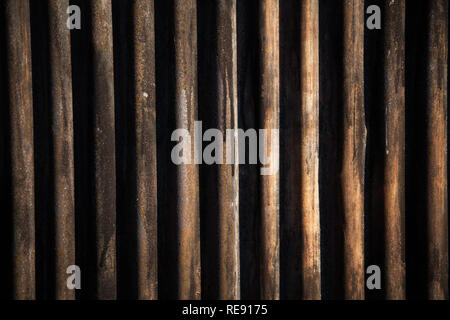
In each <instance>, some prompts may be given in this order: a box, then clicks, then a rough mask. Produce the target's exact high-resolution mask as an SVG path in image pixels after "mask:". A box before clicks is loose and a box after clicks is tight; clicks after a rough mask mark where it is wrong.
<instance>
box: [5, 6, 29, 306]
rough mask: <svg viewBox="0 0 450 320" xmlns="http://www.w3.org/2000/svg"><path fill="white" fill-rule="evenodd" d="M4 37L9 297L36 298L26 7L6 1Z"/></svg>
mask: <svg viewBox="0 0 450 320" xmlns="http://www.w3.org/2000/svg"><path fill="white" fill-rule="evenodd" d="M5 8H6V10H5V11H6V28H7V31H6V34H7V37H6V40H7V44H8V46H7V55H8V56H7V63H8V75H9V78H8V86H9V108H10V128H11V132H10V135H11V138H10V139H11V176H12V183H11V185H12V186H11V188H12V203H13V204H12V211H13V271H14V273H13V277H14V279H13V297H14V298H15V299H18V300H28V299H34V298H35V297H36V287H35V284H36V274H35V261H36V259H35V224H34V214H35V212H34V150H33V125H32V124H33V95H32V78H31V38H30V33H31V31H30V6H29V3H28V1H26V0H19V1H14V0H11V1H6V3H5Z"/></svg>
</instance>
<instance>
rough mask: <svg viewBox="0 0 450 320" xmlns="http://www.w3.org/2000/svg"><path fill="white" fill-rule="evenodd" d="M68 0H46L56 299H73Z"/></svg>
mask: <svg viewBox="0 0 450 320" xmlns="http://www.w3.org/2000/svg"><path fill="white" fill-rule="evenodd" d="M68 5H69V1H68V0H67V1H59V0H50V1H49V2H48V16H49V29H50V32H49V35H50V39H49V42H50V61H51V63H50V80H49V81H50V88H51V104H52V136H53V166H54V172H53V179H54V190H55V193H54V199H55V200H54V201H55V203H54V219H55V222H54V224H55V227H54V230H53V233H54V237H55V270H56V281H55V283H56V299H58V300H68V299H71V300H73V299H75V292H74V291H73V290H69V289H67V286H66V278H67V274H66V269H67V267H68V266H70V265H74V264H75V203H74V164H73V110H72V68H71V66H72V64H71V54H70V32H69V30H68V29H67V28H66V27H65V24H66V14H65V10H66V9H67V7H68Z"/></svg>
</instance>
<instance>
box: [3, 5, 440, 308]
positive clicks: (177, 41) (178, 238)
mask: <svg viewBox="0 0 450 320" xmlns="http://www.w3.org/2000/svg"><path fill="white" fill-rule="evenodd" d="M373 4H375V5H378V6H380V8H381V14H382V27H381V29H380V30H376V29H375V30H370V29H368V28H366V19H367V18H368V16H369V15H368V14H366V8H367V7H368V6H369V5H373ZM69 5H77V6H79V7H80V9H81V30H76V29H75V30H69V29H68V28H67V27H66V21H67V18H68V17H69V14H68V13H67V8H68V7H69ZM0 8H1V11H0V14H1V19H0V44H1V45H0V94H1V101H2V108H1V139H0V161H1V162H0V170H1V190H0V191H1V202H2V207H3V210H2V211H3V212H4V214H3V217H2V224H1V232H2V233H4V234H6V235H7V236H8V237H9V239H10V241H8V242H3V243H2V244H1V249H2V256H3V257H4V259H2V260H5V261H6V262H5V263H6V267H7V270H8V272H9V273H8V281H7V283H6V285H5V286H2V292H3V296H4V297H6V298H13V299H75V298H77V299H117V298H119V299H120V298H127V299H157V298H160V299H330V298H344V299H364V298H366V299H372V298H373V299H405V298H424V299H448V188H447V181H448V171H447V149H448V138H447V125H448V118H447V103H448V96H447V77H448V68H447V65H448V2H447V1H446V0H430V1H417V2H414V3H413V2H412V1H411V2H408V3H407V2H406V1H405V0H374V1H359V0H342V1H331V0H321V1H315V0H301V1H294V0H260V1H256V0H249V1H243V0H242V1H240V0H215V1H207V0H198V1H195V0H171V1H165V0H164V1H163V0H156V1H151V0H133V1H120V0H92V1H88V0H70V1H69V0H48V1H29V0H5V1H2V2H1V5H0ZM196 120H202V122H203V130H206V129H208V128H218V129H219V130H221V131H222V132H223V133H224V136H225V131H226V129H237V128H242V129H244V130H247V129H249V128H254V129H268V130H269V132H270V130H274V129H275V130H276V129H279V130H280V131H279V132H280V135H279V139H278V140H277V141H274V142H270V143H269V145H268V150H270V151H271V152H272V153H273V154H274V157H272V158H271V161H272V164H273V163H274V161H276V162H279V165H280V169H279V171H278V172H276V173H275V174H273V175H260V171H259V169H260V166H259V165H252V164H240V165H238V164H219V165H207V164H204V163H203V164H183V165H175V164H173V163H172V161H171V156H170V154H171V149H172V147H173V146H174V142H172V141H171V134H172V132H173V130H175V129H177V128H185V129H187V130H189V132H191V134H192V135H193V132H194V126H195V121H196ZM236 139H237V138H236V137H233V140H232V141H234V142H236V141H237V140H236ZM269 141H270V140H269ZM224 142H225V141H224ZM223 148H224V153H225V150H226V144H224V147H223ZM235 155H236V153H235ZM74 264H76V265H78V266H80V268H81V275H82V278H81V279H82V285H81V287H82V288H81V290H69V289H68V288H67V286H66V279H67V277H68V274H66V268H67V267H68V266H69V265H74ZM373 264H375V265H378V266H380V268H381V270H382V288H381V290H369V289H368V288H367V287H366V278H367V276H368V275H367V274H366V267H367V266H369V265H373Z"/></svg>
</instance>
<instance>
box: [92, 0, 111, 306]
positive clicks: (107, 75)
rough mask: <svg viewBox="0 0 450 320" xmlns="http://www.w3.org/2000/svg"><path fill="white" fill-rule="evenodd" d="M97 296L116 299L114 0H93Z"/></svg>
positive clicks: (103, 298) (104, 298)
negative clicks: (112, 5) (112, 1)
mask: <svg viewBox="0 0 450 320" xmlns="http://www.w3.org/2000/svg"><path fill="white" fill-rule="evenodd" d="M90 5H91V10H92V37H91V43H92V52H93V57H92V59H93V63H92V68H93V70H92V73H93V79H92V80H93V89H94V90H93V92H94V96H93V97H92V99H93V100H92V108H93V112H94V127H93V128H92V129H93V130H94V133H93V134H94V159H95V160H94V162H95V163H94V170H95V182H94V189H95V191H94V192H95V196H94V198H95V200H94V201H95V215H96V218H95V225H96V233H95V241H96V243H95V245H96V258H97V261H96V268H97V270H96V272H97V289H96V290H97V298H98V299H102V300H109V299H115V298H116V295H117V288H116V179H115V176H116V171H115V170H116V167H115V132H114V128H115V126H114V63H113V62H114V60H113V41H112V36H113V34H112V9H111V1H110V0H94V1H91V4H90Z"/></svg>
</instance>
